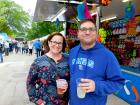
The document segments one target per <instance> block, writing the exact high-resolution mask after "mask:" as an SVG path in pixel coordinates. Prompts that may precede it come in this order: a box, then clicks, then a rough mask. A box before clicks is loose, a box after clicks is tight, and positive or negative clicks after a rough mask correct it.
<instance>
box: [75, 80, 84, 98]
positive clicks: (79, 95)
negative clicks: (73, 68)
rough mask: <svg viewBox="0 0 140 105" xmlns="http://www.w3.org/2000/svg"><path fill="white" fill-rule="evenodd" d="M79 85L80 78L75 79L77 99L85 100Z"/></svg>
mask: <svg viewBox="0 0 140 105" xmlns="http://www.w3.org/2000/svg"><path fill="white" fill-rule="evenodd" d="M79 83H81V78H78V79H76V84H77V97H78V98H85V96H86V92H85V91H84V90H83V89H82V88H81V87H80V86H79Z"/></svg>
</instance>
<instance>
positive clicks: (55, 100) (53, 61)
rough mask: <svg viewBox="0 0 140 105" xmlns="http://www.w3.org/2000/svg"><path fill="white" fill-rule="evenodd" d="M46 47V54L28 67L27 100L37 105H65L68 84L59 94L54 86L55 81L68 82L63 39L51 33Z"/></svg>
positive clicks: (59, 35) (59, 34) (61, 36)
mask: <svg viewBox="0 0 140 105" xmlns="http://www.w3.org/2000/svg"><path fill="white" fill-rule="evenodd" d="M46 46H47V47H46V48H47V51H48V52H47V53H46V54H44V55H43V56H41V57H38V58H37V59H36V60H35V61H34V62H33V64H32V65H31V67H30V71H29V75H28V79H27V92H28V95H29V99H30V101H32V102H34V103H35V104H37V105H67V103H68V89H67V88H68V83H67V84H65V86H64V88H65V89H64V90H62V91H59V92H58V91H57V86H56V80H57V79H66V80H67V81H69V69H68V63H67V60H68V57H67V55H65V54H63V53H62V52H64V49H65V47H66V42H65V38H64V36H63V35H62V34H61V33H58V32H55V33H52V34H51V35H50V36H49V37H48V38H47V40H46ZM58 93H59V94H58Z"/></svg>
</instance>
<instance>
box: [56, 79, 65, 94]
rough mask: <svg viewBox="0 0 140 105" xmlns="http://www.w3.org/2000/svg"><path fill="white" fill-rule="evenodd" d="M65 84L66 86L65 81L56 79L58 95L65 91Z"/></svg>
mask: <svg viewBox="0 0 140 105" xmlns="http://www.w3.org/2000/svg"><path fill="white" fill-rule="evenodd" d="M66 84H67V81H66V80H65V79H57V80H56V85H57V93H58V94H62V92H63V91H65V90H66V87H65V86H66Z"/></svg>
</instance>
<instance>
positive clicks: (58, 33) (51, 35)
mask: <svg viewBox="0 0 140 105" xmlns="http://www.w3.org/2000/svg"><path fill="white" fill-rule="evenodd" d="M54 36H61V37H62V38H63V45H62V52H65V48H66V40H65V37H64V36H63V35H62V34H61V33H60V32H53V33H51V34H50V35H49V36H48V38H47V39H46V40H45V48H46V49H45V50H46V51H45V52H48V51H49V50H50V48H49V46H48V42H49V41H51V39H52V38H53V37H54Z"/></svg>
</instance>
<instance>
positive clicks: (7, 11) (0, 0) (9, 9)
mask: <svg viewBox="0 0 140 105" xmlns="http://www.w3.org/2000/svg"><path fill="white" fill-rule="evenodd" d="M29 22H30V16H29V14H28V13H27V12H25V11H24V10H23V9H22V7H21V6H19V5H17V4H16V3H15V2H14V1H11V0H0V32H5V33H7V34H8V35H13V34H14V35H18V34H19V33H25V32H26V30H27V28H28V27H29Z"/></svg>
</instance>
